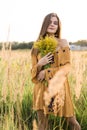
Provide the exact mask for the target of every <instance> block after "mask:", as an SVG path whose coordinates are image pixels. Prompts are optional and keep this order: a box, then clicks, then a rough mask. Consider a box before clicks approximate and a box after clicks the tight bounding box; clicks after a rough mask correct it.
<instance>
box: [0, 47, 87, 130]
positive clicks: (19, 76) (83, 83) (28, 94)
mask: <svg viewBox="0 0 87 130" xmlns="http://www.w3.org/2000/svg"><path fill="white" fill-rule="evenodd" d="M71 62H72V64H71V65H72V67H71V72H70V74H69V82H70V86H71V92H72V99H73V102H74V107H75V111H76V116H77V119H78V120H79V122H80V124H81V126H82V130H86V129H87V127H86V126H87V123H86V119H87V93H86V92H87V88H86V87H87V52H86V51H78V52H77V51H73V52H72V53H71ZM30 68H31V57H30V51H29V50H26V51H25V50H22V51H21V50H18V51H11V50H8V51H5V50H4V49H3V51H1V52H0V75H1V76H0V130H32V129H33V126H32V122H33V120H34V119H37V115H36V113H35V112H34V111H33V110H32V92H33V83H32V82H31V74H30ZM79 107H80V108H79ZM49 123H50V130H53V129H55V130H57V129H58V128H61V129H63V127H64V120H62V119H60V118H54V117H53V116H50V117H49ZM33 125H34V130H35V129H37V125H36V121H35V120H34V122H33Z"/></svg>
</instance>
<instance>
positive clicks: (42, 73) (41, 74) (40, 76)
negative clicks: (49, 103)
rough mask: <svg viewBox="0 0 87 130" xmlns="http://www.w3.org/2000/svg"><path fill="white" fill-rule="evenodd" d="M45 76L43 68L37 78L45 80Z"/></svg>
mask: <svg viewBox="0 0 87 130" xmlns="http://www.w3.org/2000/svg"><path fill="white" fill-rule="evenodd" d="M44 78H45V70H42V71H40V72H39V74H38V75H37V79H38V81H42V80H44Z"/></svg>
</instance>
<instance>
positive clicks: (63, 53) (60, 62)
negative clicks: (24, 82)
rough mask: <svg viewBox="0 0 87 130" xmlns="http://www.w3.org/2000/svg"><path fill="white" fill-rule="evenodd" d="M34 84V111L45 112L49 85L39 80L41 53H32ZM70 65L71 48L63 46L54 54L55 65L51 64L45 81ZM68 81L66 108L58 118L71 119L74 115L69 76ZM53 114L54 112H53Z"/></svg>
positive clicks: (66, 84) (65, 84) (46, 71)
mask: <svg viewBox="0 0 87 130" xmlns="http://www.w3.org/2000/svg"><path fill="white" fill-rule="evenodd" d="M31 57H32V69H31V75H32V82H33V83H34V90H33V109H34V110H43V108H44V107H46V108H47V106H45V101H44V92H45V91H47V87H48V86H47V85H45V84H44V82H40V81H38V80H37V73H38V69H37V62H38V60H39V59H40V58H41V56H40V53H36V54H35V53H34V52H32V55H31ZM68 64H70V48H69V46H68V45H67V46H61V47H59V49H57V50H56V51H55V53H54V63H53V64H51V67H50V68H47V69H45V80H47V81H49V80H51V79H52V77H53V76H54V75H55V73H56V72H57V71H58V70H60V68H61V69H62V68H64V66H65V65H68ZM66 77H67V78H66V80H65V83H64V88H65V89H64V90H65V100H64V106H63V107H62V108H61V110H60V111H59V112H58V114H57V115H58V116H61V117H62V116H64V117H71V116H73V115H74V109H73V104H72V100H71V94H70V86H69V82H68V74H67V75H66ZM50 111H51V110H50V109H49V108H48V114H49V113H50ZM51 112H52V113H53V111H51Z"/></svg>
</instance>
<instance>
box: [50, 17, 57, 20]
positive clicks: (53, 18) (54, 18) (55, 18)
mask: <svg viewBox="0 0 87 130" xmlns="http://www.w3.org/2000/svg"><path fill="white" fill-rule="evenodd" d="M50 20H51V21H58V19H57V17H56V16H52V17H51V18H50Z"/></svg>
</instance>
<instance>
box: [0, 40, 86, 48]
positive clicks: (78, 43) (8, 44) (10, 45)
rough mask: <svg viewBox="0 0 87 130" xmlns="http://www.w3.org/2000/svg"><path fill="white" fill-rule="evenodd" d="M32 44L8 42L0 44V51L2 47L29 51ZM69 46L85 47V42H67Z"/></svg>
mask: <svg viewBox="0 0 87 130" xmlns="http://www.w3.org/2000/svg"><path fill="white" fill-rule="evenodd" d="M33 44H34V42H33V41H31V42H9V43H5V42H4V43H2V42H0V50H1V49H2V47H3V46H4V48H5V49H9V48H10V47H11V49H12V50H17V49H31V48H32V46H33ZM69 44H70V45H80V46H87V40H78V41H76V42H69Z"/></svg>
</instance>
